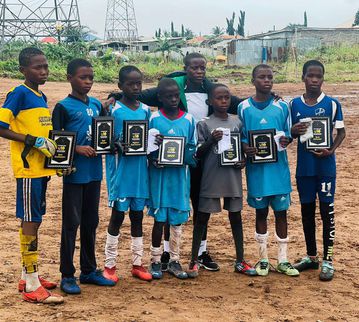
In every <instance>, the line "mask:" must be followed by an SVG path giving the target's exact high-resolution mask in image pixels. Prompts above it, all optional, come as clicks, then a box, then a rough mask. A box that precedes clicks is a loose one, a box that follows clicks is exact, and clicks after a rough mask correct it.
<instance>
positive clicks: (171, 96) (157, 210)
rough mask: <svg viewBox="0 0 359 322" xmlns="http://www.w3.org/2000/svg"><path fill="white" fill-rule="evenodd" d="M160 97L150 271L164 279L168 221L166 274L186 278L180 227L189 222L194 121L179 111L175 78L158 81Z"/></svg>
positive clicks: (155, 118)
mask: <svg viewBox="0 0 359 322" xmlns="http://www.w3.org/2000/svg"><path fill="white" fill-rule="evenodd" d="M158 98H159V100H160V101H161V102H162V105H163V108H161V109H160V110H159V111H157V112H155V113H153V114H152V116H151V119H150V126H149V127H150V129H157V130H158V131H159V133H160V134H161V135H163V136H164V137H163V142H162V144H161V147H160V151H159V152H158V153H157V151H155V152H152V153H151V154H150V160H151V163H150V167H149V175H150V209H149V215H151V216H152V217H154V225H153V229H152V246H151V266H150V271H151V273H152V277H153V278H155V279H160V278H162V271H161V254H162V248H161V241H162V232H163V227H164V225H165V223H166V222H168V223H169V225H170V231H171V234H170V240H169V248H170V262H169V264H168V270H167V271H168V272H169V273H170V274H172V275H174V276H175V277H177V278H180V279H184V278H187V277H188V276H187V273H186V272H185V271H183V269H182V266H181V264H180V262H179V252H180V243H181V235H182V226H181V225H182V224H183V223H185V222H187V220H188V217H189V211H190V204H189V194H190V174H189V168H188V166H189V165H194V164H195V160H194V153H195V147H196V145H195V121H194V119H193V117H192V116H191V115H190V114H188V113H186V112H183V111H182V110H180V109H179V107H178V104H179V102H180V91H179V88H178V85H177V83H176V82H175V81H174V80H173V79H170V78H164V79H162V80H161V81H160V82H159V84H158ZM171 138H172V139H171ZM160 164H161V165H160Z"/></svg>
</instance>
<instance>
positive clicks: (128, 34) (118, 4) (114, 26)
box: [105, 0, 138, 50]
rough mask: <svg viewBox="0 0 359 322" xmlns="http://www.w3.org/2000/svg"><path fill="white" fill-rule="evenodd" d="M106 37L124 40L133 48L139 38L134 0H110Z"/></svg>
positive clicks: (108, 2) (107, 38)
mask: <svg viewBox="0 0 359 322" xmlns="http://www.w3.org/2000/svg"><path fill="white" fill-rule="evenodd" d="M105 39H106V40H115V41H122V42H124V43H125V44H127V46H128V47H129V48H130V50H131V49H132V46H133V41H135V40H138V31H137V22H136V15H135V7H134V5H133V0H108V1H107V12H106V25H105Z"/></svg>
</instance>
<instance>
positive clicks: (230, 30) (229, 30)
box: [226, 12, 236, 36]
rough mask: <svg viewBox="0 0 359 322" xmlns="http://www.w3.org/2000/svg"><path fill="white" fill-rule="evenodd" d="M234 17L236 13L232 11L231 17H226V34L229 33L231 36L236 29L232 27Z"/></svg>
mask: <svg viewBox="0 0 359 322" xmlns="http://www.w3.org/2000/svg"><path fill="white" fill-rule="evenodd" d="M235 17H236V14H235V13H234V12H233V14H232V18H230V19H228V18H226V20H227V34H228V35H231V36H234V34H235V32H236V30H235V29H234V19H235Z"/></svg>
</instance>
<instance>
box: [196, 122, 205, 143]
mask: <svg viewBox="0 0 359 322" xmlns="http://www.w3.org/2000/svg"><path fill="white" fill-rule="evenodd" d="M207 140H208V127H207V125H206V123H205V122H204V121H199V122H198V123H197V146H201V145H202V144H203V143H204V142H206V141H207Z"/></svg>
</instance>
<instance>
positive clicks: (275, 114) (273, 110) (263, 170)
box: [238, 98, 292, 198]
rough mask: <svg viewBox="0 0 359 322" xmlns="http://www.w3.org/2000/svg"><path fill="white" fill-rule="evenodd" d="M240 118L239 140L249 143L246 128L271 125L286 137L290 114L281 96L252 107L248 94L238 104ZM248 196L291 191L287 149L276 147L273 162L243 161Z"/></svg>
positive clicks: (269, 126)
mask: <svg viewBox="0 0 359 322" xmlns="http://www.w3.org/2000/svg"><path fill="white" fill-rule="evenodd" d="M238 116H239V118H240V120H241V121H242V124H243V127H242V141H243V142H244V143H247V144H248V143H249V136H248V131H252V130H268V129H275V130H276V131H277V132H278V131H283V132H284V133H285V136H287V137H290V128H291V115H290V111H289V107H288V104H287V103H286V102H284V101H282V100H279V101H274V100H273V99H272V100H270V101H269V103H268V105H267V106H266V107H264V108H262V107H260V108H258V107H256V106H255V102H254V101H253V99H252V98H249V99H246V100H245V101H243V102H241V103H240V104H239V105H238ZM246 177H247V190H248V196H249V197H255V198H260V197H266V196H274V195H279V194H287V193H290V192H291V191H292V187H291V182H290V172H289V165H288V157H287V152H286V151H285V150H284V151H280V152H279V151H278V161H277V162H273V163H260V164H258V163H257V164H252V163H251V162H250V161H249V160H248V161H247V164H246Z"/></svg>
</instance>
